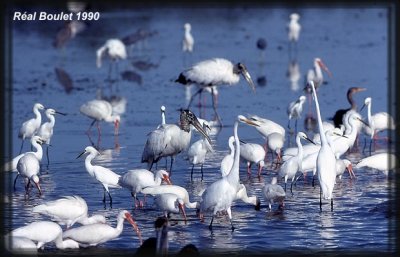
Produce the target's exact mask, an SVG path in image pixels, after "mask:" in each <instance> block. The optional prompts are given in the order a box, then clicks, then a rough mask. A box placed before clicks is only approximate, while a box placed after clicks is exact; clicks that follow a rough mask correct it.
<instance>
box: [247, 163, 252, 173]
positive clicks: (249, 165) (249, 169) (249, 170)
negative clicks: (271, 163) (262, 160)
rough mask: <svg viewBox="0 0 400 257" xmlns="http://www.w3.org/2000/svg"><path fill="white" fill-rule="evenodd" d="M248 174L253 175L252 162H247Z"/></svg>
mask: <svg viewBox="0 0 400 257" xmlns="http://www.w3.org/2000/svg"><path fill="white" fill-rule="evenodd" d="M247 174H248V175H249V176H250V175H251V162H247Z"/></svg>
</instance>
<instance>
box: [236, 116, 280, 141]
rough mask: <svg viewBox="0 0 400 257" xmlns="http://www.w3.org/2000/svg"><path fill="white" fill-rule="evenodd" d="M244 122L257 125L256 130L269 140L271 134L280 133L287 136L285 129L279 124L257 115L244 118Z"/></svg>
mask: <svg viewBox="0 0 400 257" xmlns="http://www.w3.org/2000/svg"><path fill="white" fill-rule="evenodd" d="M242 120H247V121H248V120H250V121H251V122H252V124H256V126H254V127H255V129H256V130H257V131H258V132H259V133H260V134H261V135H262V136H263V137H264V139H265V140H267V137H268V135H269V134H271V133H274V132H275V133H280V134H282V135H283V136H285V133H286V132H285V128H284V127H282V126H281V125H279V124H278V123H276V122H274V121H272V120H268V119H264V118H261V117H259V116H257V115H249V116H248V117H247V118H244V117H242Z"/></svg>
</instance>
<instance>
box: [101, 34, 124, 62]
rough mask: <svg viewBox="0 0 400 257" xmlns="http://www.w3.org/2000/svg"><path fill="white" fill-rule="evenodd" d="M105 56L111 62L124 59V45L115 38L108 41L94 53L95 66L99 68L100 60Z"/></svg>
mask: <svg viewBox="0 0 400 257" xmlns="http://www.w3.org/2000/svg"><path fill="white" fill-rule="evenodd" d="M105 55H107V56H108V57H109V58H110V59H111V60H112V61H113V62H117V61H118V60H121V59H122V60H123V59H126V57H127V53H126V47H125V44H124V43H123V42H122V41H121V40H119V39H116V38H112V39H108V40H107V41H106V43H105V44H104V45H103V46H101V47H100V48H99V49H97V51H96V66H97V68H100V67H101V59H102V58H103V57H104V56H105Z"/></svg>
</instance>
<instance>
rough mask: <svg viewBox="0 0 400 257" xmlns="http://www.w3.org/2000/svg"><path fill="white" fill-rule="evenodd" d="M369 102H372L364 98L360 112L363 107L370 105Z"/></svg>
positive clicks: (368, 98) (369, 98)
mask: <svg viewBox="0 0 400 257" xmlns="http://www.w3.org/2000/svg"><path fill="white" fill-rule="evenodd" d="M371 101H372V99H371V97H367V98H365V100H364V104H363V106H362V107H361V109H360V112H361V111H362V110H363V109H364V107H365V106H368V105H370V104H371Z"/></svg>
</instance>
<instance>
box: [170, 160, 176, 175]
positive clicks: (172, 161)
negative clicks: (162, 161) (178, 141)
mask: <svg viewBox="0 0 400 257" xmlns="http://www.w3.org/2000/svg"><path fill="white" fill-rule="evenodd" d="M174 159H175V157H174V156H171V165H170V167H169V176H170V177H171V176H172V164H173V163H174Z"/></svg>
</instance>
